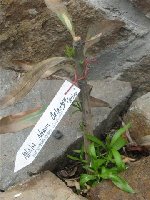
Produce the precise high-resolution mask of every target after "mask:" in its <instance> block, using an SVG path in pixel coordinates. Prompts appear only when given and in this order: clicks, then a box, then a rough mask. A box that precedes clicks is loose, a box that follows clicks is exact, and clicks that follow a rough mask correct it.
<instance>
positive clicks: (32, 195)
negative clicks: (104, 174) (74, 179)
mask: <svg viewBox="0 0 150 200" xmlns="http://www.w3.org/2000/svg"><path fill="white" fill-rule="evenodd" d="M0 199H1V200H16V199H17V200H27V199H29V200H85V199H86V198H84V197H81V196H78V195H76V194H75V193H73V191H72V190H71V189H70V188H68V187H67V186H66V185H65V184H64V183H63V182H62V181H61V180H60V179H58V178H57V177H56V176H55V175H54V174H52V173H51V172H49V171H47V172H45V173H44V174H41V175H39V176H35V177H33V178H32V179H30V180H28V181H27V182H24V183H22V184H20V185H16V186H15V187H12V188H10V189H9V190H8V191H7V192H5V193H0Z"/></svg>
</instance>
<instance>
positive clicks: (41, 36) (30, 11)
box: [0, 0, 126, 67]
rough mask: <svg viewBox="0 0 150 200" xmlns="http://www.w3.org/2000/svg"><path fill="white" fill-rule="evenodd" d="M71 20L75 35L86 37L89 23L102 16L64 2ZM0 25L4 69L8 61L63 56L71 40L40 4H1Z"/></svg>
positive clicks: (19, 0) (37, 0)
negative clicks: (65, 47)
mask: <svg viewBox="0 0 150 200" xmlns="http://www.w3.org/2000/svg"><path fill="white" fill-rule="evenodd" d="M65 3H66V5H67V8H68V11H69V13H71V15H72V16H73V17H72V18H73V22H74V24H75V27H76V33H77V35H82V36H83V38H85V36H86V32H87V29H88V27H89V25H90V24H91V23H93V21H98V20H99V21H101V20H102V19H104V16H103V14H104V13H103V12H102V11H100V10H95V9H94V8H93V7H91V6H89V5H87V4H86V3H85V2H84V1H82V0H81V1H77V0H74V1H73V0H67V1H65ZM0 7H1V11H0V16H1V21H0V26H1V30H0V45H1V47H0V55H1V56H0V60H1V66H3V67H6V66H7V65H8V61H10V60H11V59H22V60H26V61H33V62H38V61H41V60H43V59H46V58H48V57H51V56H53V55H63V54H64V46H65V45H66V44H71V43H72V39H71V36H70V34H69V33H68V31H67V30H66V28H65V27H64V26H63V25H62V24H61V22H60V21H59V20H58V19H57V17H56V16H55V15H54V14H53V13H52V12H51V11H49V10H48V9H47V8H46V5H45V4H44V1H43V0H33V1H25V0H2V1H1V5H0ZM124 32H125V29H124V28H123V29H121V30H120V32H118V33H116V34H114V35H113V36H112V37H110V38H109V39H108V38H107V40H106V39H103V40H101V42H100V43H99V45H98V47H97V48H96V50H99V51H100V50H101V49H104V48H105V47H106V46H108V45H112V44H114V43H115V42H116V41H117V40H120V39H122V38H124V37H125V34H126V33H124Z"/></svg>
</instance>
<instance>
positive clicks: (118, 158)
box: [111, 149, 125, 171]
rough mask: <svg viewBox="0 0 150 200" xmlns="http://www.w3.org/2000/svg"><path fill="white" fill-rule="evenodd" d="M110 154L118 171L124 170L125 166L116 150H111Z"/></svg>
mask: <svg viewBox="0 0 150 200" xmlns="http://www.w3.org/2000/svg"><path fill="white" fill-rule="evenodd" d="M111 151H112V154H113V157H114V159H115V162H116V165H117V167H118V169H119V170H120V171H121V170H124V169H125V164H124V162H123V160H122V158H121V155H120V153H119V152H118V151H117V150H116V149H112V150H111Z"/></svg>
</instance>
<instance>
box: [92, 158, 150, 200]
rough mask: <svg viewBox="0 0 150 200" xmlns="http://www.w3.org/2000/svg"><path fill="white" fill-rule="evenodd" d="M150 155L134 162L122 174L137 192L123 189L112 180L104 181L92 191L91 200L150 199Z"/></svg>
mask: <svg viewBox="0 0 150 200" xmlns="http://www.w3.org/2000/svg"><path fill="white" fill-rule="evenodd" d="M149 169H150V157H146V158H143V159H141V160H140V161H137V162H135V163H133V164H132V165H131V166H130V167H129V168H128V169H127V170H126V171H125V172H123V173H122V174H121V176H122V177H124V178H125V179H126V180H127V181H128V183H129V185H130V186H131V187H132V188H133V189H134V190H135V192H136V193H135V194H129V193H126V192H123V191H121V190H120V189H118V188H117V187H116V186H114V185H113V184H112V182H110V181H104V182H102V183H101V184H99V185H98V186H96V187H95V188H93V189H92V190H91V192H90V198H89V199H90V200H109V199H111V200H120V199H125V200H144V199H145V200H149V199H150V181H149V178H150V170H149Z"/></svg>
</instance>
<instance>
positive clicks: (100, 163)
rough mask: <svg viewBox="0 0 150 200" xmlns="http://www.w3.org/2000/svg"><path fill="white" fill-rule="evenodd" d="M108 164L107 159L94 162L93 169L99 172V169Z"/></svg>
mask: <svg viewBox="0 0 150 200" xmlns="http://www.w3.org/2000/svg"><path fill="white" fill-rule="evenodd" d="M105 162H106V160H105V159H97V160H93V161H92V168H93V169H94V170H98V168H99V167H101V166H102V165H103V164H104V163H105Z"/></svg>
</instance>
